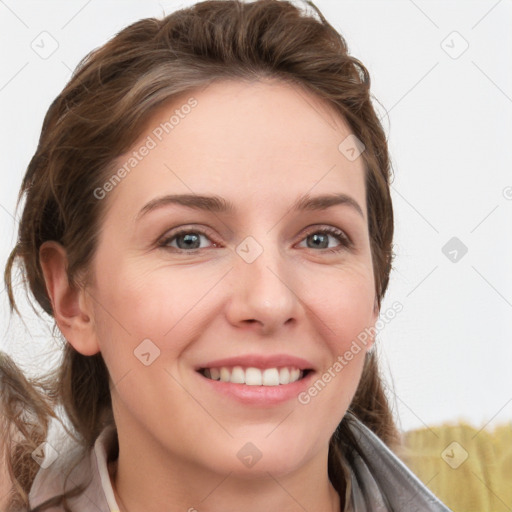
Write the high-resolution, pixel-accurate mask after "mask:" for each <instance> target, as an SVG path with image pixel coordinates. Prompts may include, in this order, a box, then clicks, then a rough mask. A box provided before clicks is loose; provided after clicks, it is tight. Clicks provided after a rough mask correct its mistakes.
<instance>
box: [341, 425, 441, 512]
mask: <svg viewBox="0 0 512 512" xmlns="http://www.w3.org/2000/svg"><path fill="white" fill-rule="evenodd" d="M349 425H350V429H351V431H352V432H353V433H354V435H355V437H356V439H357V451H356V453H357V455H356V456H355V459H354V463H353V467H352V468H351V471H352V500H353V503H354V506H355V505H357V506H356V507H355V509H356V510H358V511H359V510H361V511H365V510H372V509H373V508H369V509H368V508H366V504H367V503H368V502H370V505H369V506H370V507H375V506H377V508H378V507H384V508H378V510H395V511H404V512H405V511H407V512H415V511H418V512H420V511H421V512H450V509H449V508H448V507H447V506H446V505H444V504H443V503H442V502H441V501H440V500H439V499H438V498H437V497H436V496H435V495H434V494H433V493H432V492H431V491H430V489H428V487H426V486H425V485H424V484H423V483H422V482H421V481H420V480H419V479H418V477H417V476H416V475H415V474H414V473H413V472H412V471H411V470H410V469H409V468H408V467H407V466H406V465H405V464H404V463H403V462H402V461H401V460H400V459H399V458H398V457H397V456H396V455H395V454H394V453H393V452H392V451H391V450H390V449H389V448H388V447H387V446H386V445H385V444H384V443H383V442H382V440H381V439H380V438H379V437H377V436H376V435H375V434H374V433H373V432H372V431H371V430H370V429H369V428H368V427H366V426H365V425H364V424H363V423H362V422H361V421H360V420H358V419H357V418H355V416H352V417H351V420H350V422H349ZM364 502H366V503H364Z"/></svg>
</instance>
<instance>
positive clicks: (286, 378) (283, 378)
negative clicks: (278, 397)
mask: <svg viewBox="0 0 512 512" xmlns="http://www.w3.org/2000/svg"><path fill="white" fill-rule="evenodd" d="M288 382H290V370H288V368H281V369H280V370H279V384H288Z"/></svg>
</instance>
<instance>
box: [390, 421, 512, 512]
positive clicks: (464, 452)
mask: <svg viewBox="0 0 512 512" xmlns="http://www.w3.org/2000/svg"><path fill="white" fill-rule="evenodd" d="M403 439H404V446H403V448H402V450H401V451H400V452H399V453H397V455H398V457H400V458H401V459H402V460H403V461H404V463H405V464H406V465H407V466H408V467H409V468H410V469H411V470H412V471H413V472H414V473H415V474H416V475H417V476H418V478H419V479H420V480H421V481H422V482H423V483H424V484H425V485H427V486H428V487H429V489H430V490H431V491H432V492H433V493H434V494H435V495H436V496H438V497H439V499H441V501H443V502H444V503H445V504H446V505H447V506H448V507H450V508H451V509H452V510H453V511H454V512H510V511H512V423H510V424H505V425H500V426H497V427H495V428H494V430H493V431H490V430H486V429H482V430H478V429H476V428H474V427H472V426H470V425H467V424H464V423H460V424H457V425H450V424H445V425H441V426H440V427H432V428H424V429H418V430H411V431H408V432H405V433H404V434H403Z"/></svg>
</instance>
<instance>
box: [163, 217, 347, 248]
mask: <svg viewBox="0 0 512 512" xmlns="http://www.w3.org/2000/svg"><path fill="white" fill-rule="evenodd" d="M322 232H323V233H325V234H327V235H331V236H333V237H334V238H337V239H338V241H339V242H340V246H339V247H338V248H325V249H320V250H319V251H315V250H314V249H313V251H314V252H320V253H322V252H326V251H330V252H339V251H342V250H350V249H353V248H354V245H355V244H354V242H353V241H352V239H351V237H350V236H349V235H348V234H347V233H346V232H345V231H344V230H343V229H340V228H337V227H335V226H331V225H329V224H313V225H310V226H307V227H306V228H304V229H303V231H302V234H301V235H300V236H301V238H300V239H299V241H298V242H297V243H300V242H302V241H303V240H305V239H306V238H307V237H308V236H310V235H312V234H315V233H322ZM185 233H197V234H199V235H203V236H206V237H207V238H208V239H209V240H210V241H211V242H213V245H212V246H215V245H217V246H218V245H222V244H221V243H220V242H218V241H216V237H215V235H213V230H212V229H211V228H209V227H208V226H204V225H202V226H201V227H195V226H194V225H184V226H180V227H176V228H173V229H171V230H168V231H167V232H166V233H165V234H164V235H163V236H162V237H160V238H159V239H158V241H157V245H158V247H160V248H163V249H168V248H169V246H168V245H167V244H168V243H169V242H170V241H171V240H174V239H175V238H176V237H178V236H179V235H181V234H185ZM212 246H210V247H203V248H200V249H190V250H186V249H179V248H175V247H173V248H172V249H174V252H176V253H181V254H185V253H191V254H194V253H197V252H199V251H202V250H206V249H210V248H211V247H212Z"/></svg>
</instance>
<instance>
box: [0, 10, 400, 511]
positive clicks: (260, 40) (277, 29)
mask: <svg viewBox="0 0 512 512" xmlns="http://www.w3.org/2000/svg"><path fill="white" fill-rule="evenodd" d="M306 3H307V5H308V6H310V7H312V8H313V9H314V12H312V13H308V12H306V10H304V11H303V10H301V9H299V8H298V7H296V6H294V5H293V4H292V3H290V2H287V1H284V0H257V1H254V2H252V3H247V2H241V1H239V0H220V1H219V0H217V1H204V2H200V3H197V4H195V5H194V6H192V7H190V8H186V9H182V10H179V11H176V12H174V13H172V14H170V15H168V16H166V17H165V18H163V19H154V18H149V19H143V20H140V21H137V22H135V23H133V24H131V25H130V26H128V27H126V28H125V29H123V30H122V31H121V32H119V33H118V34H117V35H116V36H115V37H113V38H112V39H111V40H110V41H109V42H107V43H106V44H105V45H104V46H102V47H100V48H99V49H96V50H94V51H92V52H91V53H90V54H89V55H87V56H86V57H85V58H84V59H83V60H82V61H81V62H80V64H79V65H78V67H77V69H76V70H75V72H74V74H73V76H72V78H71V79H70V81H69V83H68V84H67V85H66V87H65V88H64V90H63V91H62V92H61V94H59V95H58V96H57V98H56V99H55V100H54V101H53V103H52V104H51V106H50V108H49V110H48V112H47V114H46V117H45V119H44V123H43V127H42V130H41V136H40V140H39V144H38V146H37V150H36V152H35V154H34V156H33V157H32V159H31V161H30V163H29V166H28V168H27V171H26V174H25V176H24V179H23V183H22V187H21V190H20V195H19V199H18V201H19V202H20V201H21V199H22V198H25V200H26V202H25V205H24V208H23V213H22V217H21V222H20V226H19V236H18V242H17V244H16V246H15V248H14V249H13V251H12V252H11V254H10V256H9V259H8V262H7V265H6V269H5V282H6V288H7V290H8V294H9V301H10V305H11V311H12V310H16V311H17V312H18V313H19V311H18V309H17V307H16V303H15V299H14V290H13V282H12V273H13V268H14V265H15V263H16V261H17V260H19V261H20V263H21V269H22V271H23V277H24V282H25V284H26V285H27V284H28V287H29V289H30V291H31V293H32V295H33V297H34V298H35V299H36V301H37V303H38V304H39V305H40V306H41V307H42V309H43V310H44V311H45V312H46V313H48V314H50V315H52V307H51V303H50V299H49V296H48V294H47V290H46V286H45V281H44V277H43V273H42V269H41V266H40V263H39V248H40V247H41V244H42V243H43V242H45V241H47V240H55V241H57V242H59V243H61V244H62V245H63V246H64V247H65V249H66V251H67V255H68V261H69V267H68V278H69V280H70V282H71V283H73V285H75V286H82V285H83V284H84V283H86V281H87V269H88V266H89V264H90V262H91V258H92V257H93V255H94V252H95V248H96V243H97V235H98V231H99V226H100V224H101V220H102V215H103V214H104V212H105V209H104V208H105V201H99V200H98V199H97V198H96V196H95V194H94V191H95V190H97V189H98V188H100V187H102V185H103V184H104V183H105V182H106V178H107V179H108V177H109V176H111V175H112V168H113V167H112V166H113V163H114V161H115V159H116V158H117V157H119V156H120V155H122V154H123V153H124V152H126V151H127V150H128V149H129V148H130V147H131V145H132V144H133V143H134V142H136V140H137V138H138V137H139V136H140V134H141V133H142V130H143V129H144V127H145V123H147V121H148V119H149V117H150V116H151V114H152V113H154V111H155V109H157V108H158V107H160V106H162V104H163V103H164V102H168V101H172V99H173V98H175V97H177V96H178V95H181V94H183V93H187V92H191V91H193V90H194V89H197V88H201V87H205V86H207V85H208V84H209V83H211V82H212V81H213V80H219V79H235V80H251V81H252V80H258V79H263V78H267V77H268V78H276V79H280V80H283V81H286V82H288V83H291V84H293V85H295V86H299V87H302V88H303V89H304V90H307V91H309V92H312V93H313V94H315V95H316V96H317V97H319V98H321V99H323V100H324V101H325V102H327V103H328V104H329V105H330V106H331V107H332V108H333V109H334V110H335V111H336V112H337V113H339V115H340V116H342V117H343V118H344V119H345V120H346V122H347V123H348V125H349V126H350V128H351V130H352V132H353V133H354V134H355V135H356V136H357V137H358V138H359V139H360V140H361V141H362V142H363V144H364V145H365V147H366V149H365V151H364V152H363V153H362V158H363V161H364V164H365V182H366V199H367V209H368V227H369V234H370V244H371V252H372V260H373V267H374V274H375V290H376V296H377V301H378V306H379V308H380V305H381V301H382V298H383V296H384V294H385V291H386V289H387V286H388V279H389V274H390V271H391V264H392V259H393V252H392V238H393V209H392V203H391V197H390V190H389V183H390V176H391V169H390V162H389V155H388V149H387V141H386V137H385V134H384V131H383V128H382V126H381V124H380V122H379V119H378V117H377V115H376V113H375V111H374V108H373V106H372V102H371V96H370V77H369V74H368V71H367V70H366V68H365V67H364V66H363V64H362V63H361V62H359V61H358V60H357V59H355V58H354V57H352V56H350V55H349V54H348V50H347V45H346V43H345V40H344V39H343V37H342V36H341V35H340V34H339V33H338V32H337V31H336V30H335V29H334V28H333V27H332V26H331V25H330V24H329V23H328V22H327V21H326V20H325V18H324V17H323V15H322V14H321V12H320V11H319V9H318V8H317V7H316V6H315V5H314V4H313V2H310V1H308V2H306ZM315 13H316V14H317V15H318V16H315ZM19 202H18V204H19ZM0 384H1V386H0V396H1V399H2V401H1V402H0V404H1V406H2V407H3V412H4V419H3V421H4V423H5V426H6V428H5V430H3V431H4V432H6V441H7V443H6V445H7V446H8V447H10V446H11V445H12V446H13V447H14V448H10V450H6V453H5V458H6V463H7V468H8V471H9V475H10V477H11V478H12V481H13V483H14V486H13V491H12V493H13V496H12V499H11V502H10V506H11V508H10V509H9V510H15V507H18V508H16V510H19V505H20V504H23V505H25V506H28V505H29V504H28V495H27V493H28V492H29V490H30V487H31V485H32V481H33V478H34V475H35V473H36V471H37V469H38V466H37V463H36V462H35V461H34V460H33V459H32V458H31V457H30V452H31V451H32V450H33V449H34V448H35V447H36V446H37V445H38V444H39V443H40V442H41V441H42V440H44V439H45V438H46V435H47V433H48V422H49V420H50V419H51V418H56V419H59V418H58V417H57V416H56V414H55V412H54V411H55V407H56V406H57V405H59V404H60V405H62V406H63V409H64V411H65V413H66V414H67V416H68V417H69V419H70V421H71V424H72V426H73V428H74V430H75V433H76V439H77V440H78V441H79V442H80V443H81V445H82V446H83V448H84V453H85V450H87V449H90V448H91V447H92V446H93V445H94V442H95V440H96V438H97V437H98V435H99V433H100V432H101V430H102V429H103V428H104V427H105V426H106V425H107V424H109V423H113V416H112V410H111V407H112V405H111V399H110V393H109V379H108V371H107V367H106V365H105V363H104V361H103V358H102V356H101V353H98V354H95V355H93V356H84V355H82V354H80V353H79V352H77V351H76V350H75V349H74V348H73V347H72V346H71V344H69V343H64V347H63V353H62V363H61V364H60V365H59V367H58V368H56V369H55V370H53V371H52V372H51V373H50V374H48V375H47V376H45V377H44V378H41V379H39V380H36V379H27V378H25V377H24V376H23V374H22V372H21V371H20V370H19V369H18V368H17V367H16V365H15V364H14V363H13V361H12V360H11V359H10V358H8V357H7V356H6V355H4V356H3V357H2V358H0ZM349 411H351V412H352V413H354V414H355V416H356V417H358V418H359V419H360V420H361V421H362V422H363V423H364V424H366V425H367V426H368V427H369V428H370V429H371V430H372V431H373V432H375V433H376V434H377V435H378V436H379V437H380V438H381V439H382V440H383V441H384V442H385V443H387V444H388V445H389V446H391V447H393V446H394V444H395V442H397V440H398V431H397V429H396V427H395V423H394V420H393V415H392V412H391V409H390V406H389V404H388V401H387V398H386V395H385V393H384V389H383V383H382V382H381V379H380V376H379V371H378V366H377V360H376V356H375V353H374V352H373V351H371V352H369V353H367V355H366V360H365V364H364V369H363V374H362V378H361V381H360V383H359V387H358V389H357V391H356V394H355V396H354V399H353V401H352V403H351V406H350V408H349ZM30 415H32V417H33V418H35V419H36V423H35V424H31V428H30V429H29V428H27V416H30ZM59 421H60V419H59ZM346 421H347V420H346V418H344V419H343V420H342V421H341V423H340V425H339V426H338V429H337V430H336V432H335V435H333V437H332V438H331V441H330V450H329V468H328V469H329V477H330V479H331V481H332V483H333V485H334V487H335V488H336V489H337V491H338V492H339V493H340V495H342V496H343V495H347V494H348V489H349V482H348V481H347V469H346V461H350V460H351V453H352V450H353V449H354V444H357V443H356V442H355V440H354V439H353V438H352V437H351V435H350V430H349V429H348V428H347V424H346ZM11 429H13V430H14V432H16V433H17V434H18V442H14V438H12V437H10V434H9V436H8V435H7V432H11ZM20 439H21V440H20ZM52 503H53V504H55V503H61V504H62V506H63V507H64V510H69V508H68V506H67V504H66V497H65V496H59V497H58V500H57V501H56V500H52ZM48 505H49V504H48ZM45 508H47V507H37V510H43V509H45Z"/></svg>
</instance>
